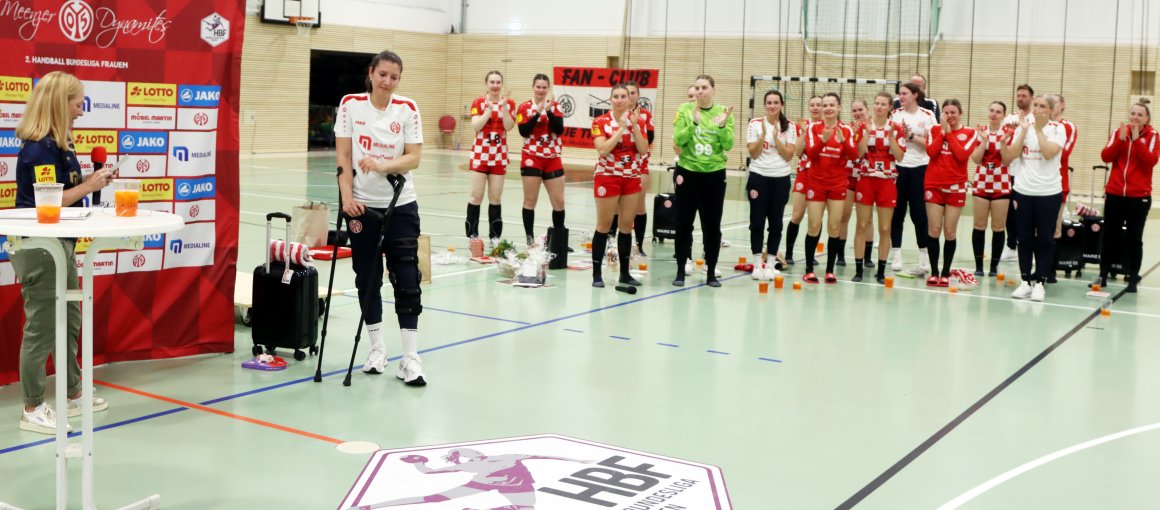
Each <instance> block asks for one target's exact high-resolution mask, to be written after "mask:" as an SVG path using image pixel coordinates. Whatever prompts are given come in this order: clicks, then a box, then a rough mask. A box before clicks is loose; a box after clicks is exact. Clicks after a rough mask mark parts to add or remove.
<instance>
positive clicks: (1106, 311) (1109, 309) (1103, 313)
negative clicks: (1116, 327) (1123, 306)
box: [1100, 308, 1112, 317]
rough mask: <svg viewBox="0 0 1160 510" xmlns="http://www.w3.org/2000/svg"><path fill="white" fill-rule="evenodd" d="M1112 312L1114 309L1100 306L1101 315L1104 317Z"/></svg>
mask: <svg viewBox="0 0 1160 510" xmlns="http://www.w3.org/2000/svg"><path fill="white" fill-rule="evenodd" d="M1111 314H1112V309H1111V308H1100V315H1103V316H1104V317H1107V316H1109V315H1111Z"/></svg>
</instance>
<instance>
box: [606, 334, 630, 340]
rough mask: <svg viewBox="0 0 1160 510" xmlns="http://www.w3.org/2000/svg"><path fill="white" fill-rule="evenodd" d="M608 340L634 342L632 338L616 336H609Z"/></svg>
mask: <svg viewBox="0 0 1160 510" xmlns="http://www.w3.org/2000/svg"><path fill="white" fill-rule="evenodd" d="M608 338H614V339H616V340H632V339H631V338H629V337H627V336H616V335H608Z"/></svg>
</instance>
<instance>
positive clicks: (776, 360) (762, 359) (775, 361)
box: [757, 358, 781, 363]
mask: <svg viewBox="0 0 1160 510" xmlns="http://www.w3.org/2000/svg"><path fill="white" fill-rule="evenodd" d="M757 359H759V360H761V361H771V362H773V363H781V360H779V359H772V358H757Z"/></svg>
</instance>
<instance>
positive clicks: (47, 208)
mask: <svg viewBox="0 0 1160 510" xmlns="http://www.w3.org/2000/svg"><path fill="white" fill-rule="evenodd" d="M36 222H37V223H60V206H59V205H38V206H36Z"/></svg>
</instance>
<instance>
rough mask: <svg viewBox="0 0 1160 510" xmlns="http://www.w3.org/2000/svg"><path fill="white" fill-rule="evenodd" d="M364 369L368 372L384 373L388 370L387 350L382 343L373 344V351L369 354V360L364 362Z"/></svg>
mask: <svg viewBox="0 0 1160 510" xmlns="http://www.w3.org/2000/svg"><path fill="white" fill-rule="evenodd" d="M362 371H363V372H366V373H368V374H382V373H385V372H386V371H387V351H386V349H383V346H381V345H371V352H370V353H369V354H367V362H366V363H363V367H362Z"/></svg>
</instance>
